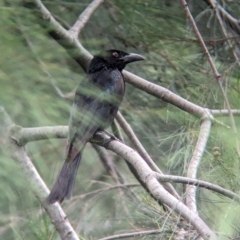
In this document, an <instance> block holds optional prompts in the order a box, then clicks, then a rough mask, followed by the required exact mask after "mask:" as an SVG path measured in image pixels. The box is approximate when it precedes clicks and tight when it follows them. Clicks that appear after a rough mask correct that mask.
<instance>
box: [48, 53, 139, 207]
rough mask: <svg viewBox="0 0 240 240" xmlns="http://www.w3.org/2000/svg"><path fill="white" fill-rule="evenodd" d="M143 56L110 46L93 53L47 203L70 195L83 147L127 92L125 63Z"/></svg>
mask: <svg viewBox="0 0 240 240" xmlns="http://www.w3.org/2000/svg"><path fill="white" fill-rule="evenodd" d="M143 59H144V58H143V57H142V56H140V55H138V54H133V53H131V54H128V53H125V52H122V51H118V50H108V51H104V52H101V53H100V54H99V55H96V56H94V57H93V59H92V60H91V62H90V65H89V68H88V71H87V79H86V80H84V81H82V82H81V84H80V85H79V87H78V89H77V91H76V94H75V98H74V102H73V106H72V110H71V115H70V119H69V136H68V144H67V147H66V157H65V161H64V164H63V166H62V169H61V171H60V173H59V175H58V177H57V180H56V182H55V184H54V185H53V188H52V190H51V192H50V194H49V196H48V197H47V202H48V203H54V202H57V201H58V202H62V201H63V200H64V198H70V197H71V195H72V190H73V186H74V182H75V177H76V174H77V170H78V167H79V163H80V160H81V157H82V151H83V148H84V147H85V145H86V143H87V142H88V141H89V139H90V138H91V137H92V136H93V135H94V133H95V132H96V131H98V130H104V129H105V128H107V127H108V126H109V125H110V124H111V123H112V121H113V119H114V117H115V116H116V114H117V111H118V108H119V105H120V104H121V102H122V100H123V96H124V92H125V82H124V78H123V75H122V70H123V69H124V67H125V66H126V65H127V64H128V63H131V62H135V61H140V60H143Z"/></svg>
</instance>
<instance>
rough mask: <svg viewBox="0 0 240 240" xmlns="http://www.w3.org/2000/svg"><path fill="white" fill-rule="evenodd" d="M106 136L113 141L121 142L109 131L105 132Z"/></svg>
mask: <svg viewBox="0 0 240 240" xmlns="http://www.w3.org/2000/svg"><path fill="white" fill-rule="evenodd" d="M103 132H104V133H105V134H106V135H108V136H109V137H110V138H111V141H112V140H116V141H120V140H119V139H118V138H117V137H116V136H114V135H113V134H112V133H110V132H108V131H107V130H104V131H103Z"/></svg>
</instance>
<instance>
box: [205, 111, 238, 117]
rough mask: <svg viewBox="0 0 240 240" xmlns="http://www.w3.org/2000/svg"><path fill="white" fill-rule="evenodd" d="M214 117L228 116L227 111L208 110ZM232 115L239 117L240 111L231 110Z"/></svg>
mask: <svg viewBox="0 0 240 240" xmlns="http://www.w3.org/2000/svg"><path fill="white" fill-rule="evenodd" d="M209 111H210V112H211V113H212V114H213V115H214V116H228V110H227V109H210V110H209ZM231 111H232V114H233V115H237V116H239V115H240V110H237V109H232V110H231Z"/></svg>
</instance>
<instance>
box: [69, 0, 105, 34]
mask: <svg viewBox="0 0 240 240" xmlns="http://www.w3.org/2000/svg"><path fill="white" fill-rule="evenodd" d="M103 1H104V0H93V1H92V3H90V4H89V5H88V7H87V8H86V9H85V10H84V11H83V12H82V13H81V15H80V16H79V17H78V19H77V21H76V22H75V23H74V25H73V26H72V27H71V28H70V29H69V34H70V35H73V36H74V38H77V37H78V36H79V34H80V31H81V30H82V28H83V27H84V26H85V24H86V23H87V21H88V20H89V18H90V17H91V15H92V14H93V12H94V11H95V10H96V9H97V8H98V7H99V5H100V4H101V3H102V2H103Z"/></svg>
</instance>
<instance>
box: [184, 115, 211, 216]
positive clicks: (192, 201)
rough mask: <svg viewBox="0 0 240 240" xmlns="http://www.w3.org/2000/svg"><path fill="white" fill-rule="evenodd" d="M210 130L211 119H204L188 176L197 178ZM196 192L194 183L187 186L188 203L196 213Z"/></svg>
mask: <svg viewBox="0 0 240 240" xmlns="http://www.w3.org/2000/svg"><path fill="white" fill-rule="evenodd" d="M210 130H211V121H210V120H209V119H205V120H203V122H202V124H201V127H200V132H199V136H198V140H197V144H196V146H195V149H194V152H193V155H192V158H191V160H190V163H189V166H188V171H187V177H189V178H191V179H194V178H197V172H198V167H199V165H200V162H201V159H202V156H203V153H204V151H205V148H206V145H207V141H208V137H209V133H210ZM196 193H197V187H196V186H194V185H193V186H190V185H188V186H187V189H186V204H187V206H188V207H189V208H190V209H191V210H192V211H194V212H195V213H197V202H196Z"/></svg>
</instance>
